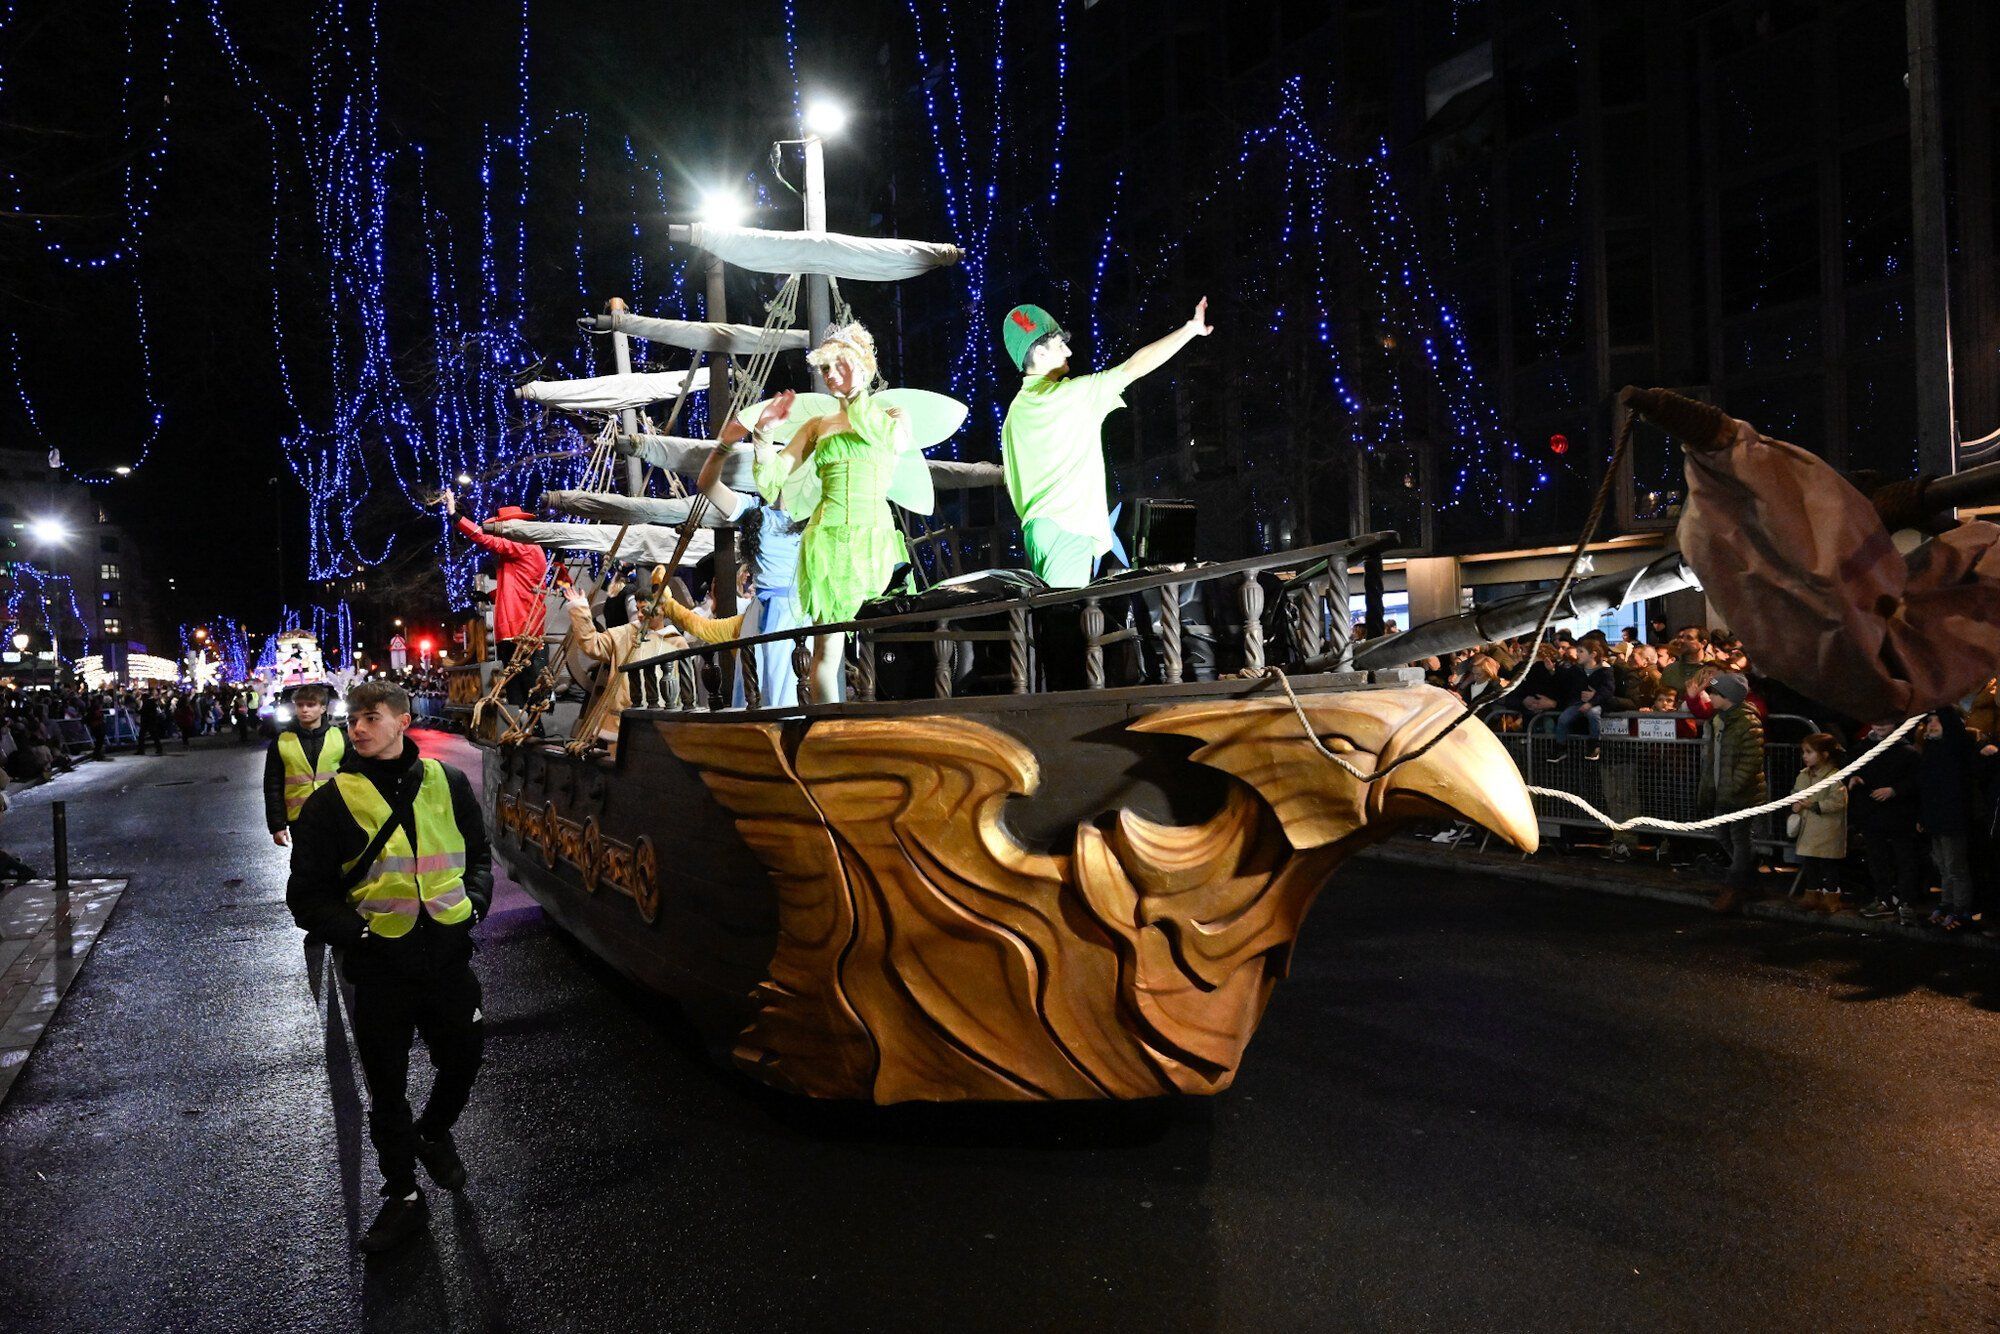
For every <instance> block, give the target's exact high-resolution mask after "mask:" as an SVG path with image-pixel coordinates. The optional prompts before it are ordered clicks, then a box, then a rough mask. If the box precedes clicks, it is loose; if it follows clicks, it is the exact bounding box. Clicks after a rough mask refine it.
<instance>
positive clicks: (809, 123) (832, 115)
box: [806, 97, 847, 139]
mask: <svg viewBox="0 0 2000 1334" xmlns="http://www.w3.org/2000/svg"><path fill="white" fill-rule="evenodd" d="M846 128H847V108H846V107H844V106H842V105H841V104H840V103H838V102H835V101H833V100H832V99H831V98H825V97H816V98H814V99H813V100H812V101H811V102H809V103H807V104H806V133H807V134H810V135H812V136H813V137H815V138H818V139H831V138H833V137H834V136H835V135H837V134H839V133H840V132H841V131H842V130H844V129H846Z"/></svg>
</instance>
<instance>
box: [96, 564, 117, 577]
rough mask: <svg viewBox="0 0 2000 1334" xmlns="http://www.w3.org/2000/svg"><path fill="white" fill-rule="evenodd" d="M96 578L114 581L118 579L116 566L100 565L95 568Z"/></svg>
mask: <svg viewBox="0 0 2000 1334" xmlns="http://www.w3.org/2000/svg"><path fill="white" fill-rule="evenodd" d="M97 577H98V578H99V579H107V580H109V579H116V578H117V577H118V567H117V566H116V565H100V566H98V567H97Z"/></svg>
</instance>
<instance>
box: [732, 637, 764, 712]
mask: <svg viewBox="0 0 2000 1334" xmlns="http://www.w3.org/2000/svg"><path fill="white" fill-rule="evenodd" d="M736 670H737V671H739V672H741V673H743V707H744V708H746V709H761V708H763V707H764V683H763V682H762V681H759V680H758V679H757V650H756V649H754V648H740V649H737V650H736Z"/></svg>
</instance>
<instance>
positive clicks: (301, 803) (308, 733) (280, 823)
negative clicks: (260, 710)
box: [264, 686, 347, 848]
mask: <svg viewBox="0 0 2000 1334" xmlns="http://www.w3.org/2000/svg"><path fill="white" fill-rule="evenodd" d="M332 697H333V692H332V691H331V690H328V689H327V688H326V687H325V686H300V687H299V688H298V690H297V691H296V692H295V693H294V694H293V695H292V713H293V716H292V721H291V722H289V723H286V724H285V725H284V726H283V727H281V728H279V729H278V735H277V736H276V737H275V738H273V739H272V741H271V748H270V749H269V750H268V751H266V752H265V753H264V826H265V828H267V829H269V830H270V831H271V841H272V842H273V843H276V844H277V845H278V846H279V847H281V848H282V847H284V846H285V845H286V844H287V843H289V842H291V825H292V821H294V820H296V819H298V818H299V812H300V811H301V810H304V809H305V804H306V798H307V797H310V796H311V795H312V794H313V793H315V792H317V791H319V790H320V789H321V788H323V787H325V786H326V785H327V784H328V783H330V782H332V781H333V776H334V775H335V774H336V773H338V772H340V761H341V758H342V757H343V756H345V755H346V754H347V734H346V733H344V732H342V731H341V730H340V728H339V727H337V726H335V725H334V724H333V723H332V722H331V721H329V720H328V718H327V716H326V714H327V705H328V703H329V702H330V701H331V699H332Z"/></svg>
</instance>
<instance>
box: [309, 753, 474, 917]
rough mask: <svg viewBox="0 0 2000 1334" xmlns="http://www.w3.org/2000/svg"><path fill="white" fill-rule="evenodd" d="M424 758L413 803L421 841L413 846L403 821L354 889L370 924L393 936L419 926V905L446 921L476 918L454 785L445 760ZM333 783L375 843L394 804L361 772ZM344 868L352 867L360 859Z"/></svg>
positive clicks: (353, 897)
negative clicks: (454, 808) (454, 806)
mask: <svg viewBox="0 0 2000 1334" xmlns="http://www.w3.org/2000/svg"><path fill="white" fill-rule="evenodd" d="M422 763H423V766H424V781H423V785H422V786H421V787H419V788H418V789H417V799H416V801H415V802H414V803H413V805H412V813H413V814H414V815H415V816H416V825H417V845H418V846H417V847H415V848H413V847H411V846H410V835H409V832H408V831H407V830H405V829H404V828H403V827H402V826H400V825H398V826H397V827H396V829H395V830H394V831H392V832H391V833H390V835H389V837H388V840H387V841H386V842H384V843H383V844H382V852H381V855H380V856H378V857H377V858H376V859H375V864H374V865H373V866H372V867H370V868H369V872H368V879H366V880H364V881H362V882H361V883H360V884H359V885H356V886H355V887H354V888H353V889H352V890H350V891H349V892H348V895H347V901H348V902H349V903H351V904H353V905H354V910H355V911H356V912H358V913H360V914H361V916H362V918H363V919H364V920H365V921H366V922H367V923H368V929H369V930H370V931H371V932H373V933H374V934H376V935H378V936H386V937H388V938H390V939H392V940H393V939H395V938H396V937H398V936H406V935H408V934H409V933H410V932H411V930H412V929H414V928H415V927H416V925H417V914H418V913H419V912H425V913H428V914H430V916H431V919H432V920H433V921H437V922H442V923H444V924H446V925H452V924H454V923H457V922H464V921H468V920H470V918H471V917H472V900H471V899H469V898H467V897H466V894H465V836H464V835H463V834H461V833H459V831H458V820H457V817H456V816H454V815H453V814H452V809H451V786H450V784H448V783H447V782H446V781H445V776H444V766H443V765H442V764H439V763H438V762H437V761H436V760H424V761H422ZM333 783H334V787H335V789H336V790H338V791H339V793H340V796H341V800H343V801H345V802H346V803H347V813H348V814H349V815H351V816H353V817H354V823H356V824H358V825H360V826H361V832H362V833H363V834H364V835H365V836H366V837H367V838H368V840H369V841H370V842H373V841H374V838H375V831H376V830H378V829H380V828H381V827H382V826H383V825H384V824H387V823H388V821H389V803H388V802H386V801H384V800H383V799H382V794H381V793H380V792H379V791H377V790H376V788H375V785H374V784H373V783H371V782H369V781H368V780H367V779H366V778H364V777H362V776H361V775H360V774H340V775H337V776H336V777H335V778H334V780H333ZM343 869H344V870H348V871H351V870H353V869H354V863H353V862H349V863H348V864H347V865H346V866H345V867H344V868H343Z"/></svg>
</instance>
